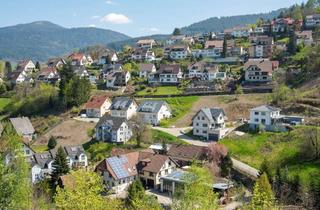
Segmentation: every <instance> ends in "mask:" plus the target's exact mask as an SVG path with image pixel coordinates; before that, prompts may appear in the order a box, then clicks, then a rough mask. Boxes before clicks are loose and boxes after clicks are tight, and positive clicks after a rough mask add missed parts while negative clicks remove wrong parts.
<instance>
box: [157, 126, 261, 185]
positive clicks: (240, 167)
mask: <svg viewBox="0 0 320 210" xmlns="http://www.w3.org/2000/svg"><path fill="white" fill-rule="evenodd" d="M190 128H191V127H185V128H161V127H154V129H157V130H160V131H163V132H166V133H169V134H171V135H173V136H176V137H178V138H180V139H181V140H183V141H185V142H187V143H189V144H193V145H197V146H204V147H207V146H208V144H209V143H210V142H209V143H208V142H203V141H199V140H194V139H192V138H191V137H190V136H186V135H184V134H182V132H183V131H185V130H188V129H190ZM232 130H233V129H232ZM232 163H233V168H234V169H235V170H237V171H239V172H241V173H245V174H247V175H249V176H250V177H252V178H254V179H255V178H257V177H258V176H259V171H258V170H257V169H255V168H253V167H251V166H249V165H247V164H245V163H243V162H241V161H239V160H236V159H234V158H232Z"/></svg>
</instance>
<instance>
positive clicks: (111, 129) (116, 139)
mask: <svg viewBox="0 0 320 210" xmlns="http://www.w3.org/2000/svg"><path fill="white" fill-rule="evenodd" d="M95 131H96V139H97V140H98V141H106V142H111V143H125V142H127V141H129V140H130V138H131V136H132V130H131V128H130V126H129V122H128V121H127V119H126V118H122V117H112V116H110V115H104V116H103V117H102V118H100V120H99V122H98V124H97V125H96V127H95Z"/></svg>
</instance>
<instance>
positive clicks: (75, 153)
mask: <svg viewBox="0 0 320 210" xmlns="http://www.w3.org/2000/svg"><path fill="white" fill-rule="evenodd" d="M64 150H65V151H66V154H67V155H68V156H69V157H71V158H73V159H74V158H76V157H77V158H79V155H81V154H85V151H84V148H83V146H82V145H78V146H65V147H64Z"/></svg>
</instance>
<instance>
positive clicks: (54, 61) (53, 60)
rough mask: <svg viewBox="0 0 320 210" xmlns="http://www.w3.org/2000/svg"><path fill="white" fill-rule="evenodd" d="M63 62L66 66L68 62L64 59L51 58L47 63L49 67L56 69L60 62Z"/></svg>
mask: <svg viewBox="0 0 320 210" xmlns="http://www.w3.org/2000/svg"><path fill="white" fill-rule="evenodd" d="M60 61H61V62H62V63H63V64H66V61H65V60H64V59H62V58H50V59H49V60H48V62H47V64H48V66H49V67H55V66H56V65H57V64H58V63H59V62H60Z"/></svg>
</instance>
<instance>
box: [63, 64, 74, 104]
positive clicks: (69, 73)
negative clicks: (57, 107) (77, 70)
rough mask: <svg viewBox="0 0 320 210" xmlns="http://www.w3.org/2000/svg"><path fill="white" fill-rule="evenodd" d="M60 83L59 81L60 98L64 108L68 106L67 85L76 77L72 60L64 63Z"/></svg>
mask: <svg viewBox="0 0 320 210" xmlns="http://www.w3.org/2000/svg"><path fill="white" fill-rule="evenodd" d="M60 77H61V80H60V83H59V98H60V103H61V106H62V107H63V108H65V107H66V106H67V98H66V86H67V84H68V83H69V81H70V80H71V79H72V78H73V77H74V73H73V70H72V66H71V63H70V62H67V64H66V65H63V67H62V69H61V70H60Z"/></svg>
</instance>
